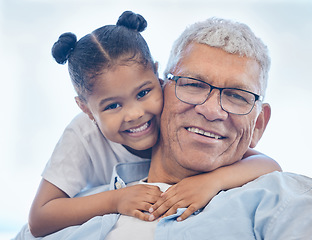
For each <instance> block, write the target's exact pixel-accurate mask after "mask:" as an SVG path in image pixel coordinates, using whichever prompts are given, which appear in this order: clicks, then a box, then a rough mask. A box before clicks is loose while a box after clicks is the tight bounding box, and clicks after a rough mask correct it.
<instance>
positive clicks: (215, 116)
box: [195, 89, 228, 121]
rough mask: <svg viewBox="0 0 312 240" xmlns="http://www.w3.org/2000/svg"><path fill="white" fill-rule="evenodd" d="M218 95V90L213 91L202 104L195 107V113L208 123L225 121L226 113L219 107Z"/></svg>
mask: <svg viewBox="0 0 312 240" xmlns="http://www.w3.org/2000/svg"><path fill="white" fill-rule="evenodd" d="M220 94H221V93H220V90H218V89H213V90H212V91H211V93H210V94H209V96H208V98H207V100H206V101H205V102H204V103H203V104H200V105H196V106H195V111H196V112H197V113H199V114H201V115H203V116H204V117H205V118H206V119H207V120H209V121H214V120H224V119H226V118H227V116H228V113H227V112H225V111H224V110H223V109H222V107H221V102H220V101H221V100H220Z"/></svg>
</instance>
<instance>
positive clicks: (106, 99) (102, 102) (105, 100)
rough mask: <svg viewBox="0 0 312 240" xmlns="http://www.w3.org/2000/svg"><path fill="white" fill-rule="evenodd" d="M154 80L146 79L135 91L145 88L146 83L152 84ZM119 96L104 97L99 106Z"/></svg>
mask: <svg viewBox="0 0 312 240" xmlns="http://www.w3.org/2000/svg"><path fill="white" fill-rule="evenodd" d="M151 83H152V81H146V82H144V83H143V84H141V85H140V86H138V87H137V88H136V89H135V90H134V91H138V90H140V89H142V88H144V87H145V86H146V85H149V84H151ZM118 98H119V97H109V98H104V99H102V100H101V101H100V102H99V107H101V106H102V105H103V104H105V103H106V102H109V101H115V100H117V99H118Z"/></svg>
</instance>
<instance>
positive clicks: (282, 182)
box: [244, 171, 312, 194]
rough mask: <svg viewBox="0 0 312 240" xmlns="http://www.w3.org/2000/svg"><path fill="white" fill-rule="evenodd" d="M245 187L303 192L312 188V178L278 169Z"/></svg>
mask: <svg viewBox="0 0 312 240" xmlns="http://www.w3.org/2000/svg"><path fill="white" fill-rule="evenodd" d="M244 187H246V188H259V187H260V188H265V189H267V190H271V191H275V192H280V191H290V192H293V193H295V194H301V193H305V192H307V191H309V190H311V189H312V178H310V177H307V176H304V175H300V174H297V173H291V172H277V171H276V172H272V173H269V174H266V175H263V176H261V177H259V178H257V179H256V180H254V181H252V182H250V183H248V184H246V185H245V186H244Z"/></svg>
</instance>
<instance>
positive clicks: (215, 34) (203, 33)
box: [164, 18, 271, 95]
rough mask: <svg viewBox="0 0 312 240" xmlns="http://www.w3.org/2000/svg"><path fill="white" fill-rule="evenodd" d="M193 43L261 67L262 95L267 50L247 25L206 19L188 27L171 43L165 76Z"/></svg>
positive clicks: (268, 61) (266, 76)
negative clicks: (204, 45)
mask: <svg viewBox="0 0 312 240" xmlns="http://www.w3.org/2000/svg"><path fill="white" fill-rule="evenodd" d="M192 42H196V43H201V44H206V45H209V46H211V47H216V48H220V49H222V50H224V51H226V52H228V53H231V54H237V55H239V56H246V57H248V58H251V59H255V60H256V61H257V62H258V63H259V65H260V68H261V73H260V74H261V75H260V84H261V94H262V95H264V94H265V90H266V87H267V80H268V72H269V69H270V64H271V60H270V57H269V54H268V48H267V46H266V45H264V43H263V42H262V40H261V39H260V38H257V37H256V36H255V34H254V33H253V32H252V31H251V29H250V28H249V27H248V26H247V25H245V24H243V23H239V22H234V21H231V20H226V19H220V18H209V19H207V20H205V21H202V22H197V23H194V24H192V25H190V26H189V27H187V28H186V29H185V30H184V32H183V33H182V34H181V35H180V37H179V38H178V39H177V40H176V41H175V42H174V44H173V47H172V50H171V53H170V56H169V60H168V64H167V68H166V70H165V72H164V74H165V76H167V74H168V73H170V72H171V71H173V70H174V68H175V67H176V65H177V64H178V63H179V61H180V60H181V58H182V57H183V51H184V50H185V48H186V47H187V46H188V44H190V43H192Z"/></svg>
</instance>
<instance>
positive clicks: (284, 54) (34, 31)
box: [0, 0, 312, 239]
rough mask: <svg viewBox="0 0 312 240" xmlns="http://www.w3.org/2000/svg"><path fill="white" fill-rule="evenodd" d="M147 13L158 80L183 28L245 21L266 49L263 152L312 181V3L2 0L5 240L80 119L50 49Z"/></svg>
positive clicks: (1, 224) (0, 234)
mask: <svg viewBox="0 0 312 240" xmlns="http://www.w3.org/2000/svg"><path fill="white" fill-rule="evenodd" d="M124 10H132V11H134V12H137V13H140V14H142V15H143V16H144V17H145V18H146V20H147V22H148V27H147V30H146V31H145V32H144V33H143V35H144V37H145V38H146V40H147V42H148V44H149V46H150V49H151V52H152V54H153V56H154V59H155V60H157V61H159V63H160V76H162V72H163V70H164V68H165V65H166V63H167V58H168V54H169V51H170V49H171V45H172V43H173V41H174V40H175V39H176V38H177V36H178V35H179V34H180V33H181V32H182V30H183V29H184V28H185V27H186V26H187V25H188V24H191V23H193V22H195V21H198V20H203V19H206V18H208V17H212V16H217V17H224V18H231V19H234V20H237V21H240V22H244V23H247V24H248V25H249V26H250V27H251V28H252V29H253V31H254V32H255V33H256V35H258V36H259V37H261V38H262V40H263V41H264V42H265V43H266V44H267V45H268V47H269V49H270V55H271V58H272V67H271V71H270V79H269V86H268V92H267V98H266V101H267V102H269V103H270V104H271V106H272V117H271V121H270V123H269V126H268V128H267V130H266V132H265V135H264V136H263V139H262V140H261V142H260V144H259V145H258V146H257V149H258V150H260V151H262V152H263V153H266V154H267V155H269V156H271V157H273V158H274V159H276V160H277V161H278V162H279V163H280V165H281V166H282V167H283V169H284V171H290V172H295V173H299V174H303V175H307V176H310V177H312V166H311V162H312V157H311V154H310V151H309V148H310V147H312V146H311V145H312V144H311V143H312V141H311V137H310V136H311V135H312V127H311V116H312V113H311V110H312V107H311V103H310V102H309V101H310V97H311V92H312V78H311V76H312V74H311V73H312V71H311V69H312V57H311V54H312V2H311V1H310V0H305V1H304V0H292V1H291V0H259V1H256V0H238V1H233V0H133V1H126V0H125V1H121V0H114V1H107V0H88V1H87V0H85V1H84V0H0V67H1V77H0V81H1V85H0V86H1V94H0V100H1V118H0V144H1V148H0V156H1V160H0V161H1V166H0V181H1V198H0V239H8V238H11V237H14V236H15V234H16V233H17V232H18V231H19V229H20V228H21V227H22V225H23V224H25V223H26V222H27V215H28V211H29V208H30V205H31V202H32V199H33V198H34V195H35V193H36V189H37V187H38V184H39V181H40V179H41V177H40V174H41V172H42V170H43V168H44V166H45V164H46V162H47V161H48V159H49V157H50V155H51V153H52V151H53V148H54V146H55V144H56V143H57V141H58V139H59V137H60V136H61V134H62V132H63V130H64V128H65V126H66V125H67V124H68V123H69V122H70V120H71V119H72V118H73V117H74V116H75V115H76V114H77V113H79V112H80V111H79V109H78V107H77V106H76V104H75V101H74V96H75V92H74V90H73V88H72V85H71V82H70V79H69V76H68V73H67V65H66V66H62V65H58V64H57V63H56V62H54V60H53V58H52V57H51V54H50V52H51V47H52V45H53V43H54V42H55V41H56V40H57V38H58V37H59V35H60V34H62V33H63V32H67V31H71V32H73V33H75V34H76V35H77V37H78V38H81V37H82V36H84V35H85V34H87V33H89V32H91V31H92V30H94V29H95V28H98V27H101V26H102V25H106V24H115V23H116V21H117V19H118V17H119V16H120V14H121V13H122V12H123V11H124Z"/></svg>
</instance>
